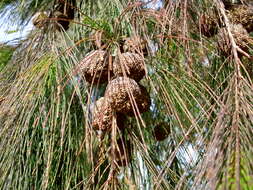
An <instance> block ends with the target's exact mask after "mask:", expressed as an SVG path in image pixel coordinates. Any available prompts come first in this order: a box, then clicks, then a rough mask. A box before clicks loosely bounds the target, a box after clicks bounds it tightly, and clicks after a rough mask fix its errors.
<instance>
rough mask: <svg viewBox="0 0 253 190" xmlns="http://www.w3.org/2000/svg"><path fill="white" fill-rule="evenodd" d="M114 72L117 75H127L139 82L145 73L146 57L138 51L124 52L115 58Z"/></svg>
mask: <svg viewBox="0 0 253 190" xmlns="http://www.w3.org/2000/svg"><path fill="white" fill-rule="evenodd" d="M113 73H114V75H115V76H117V77H119V76H127V77H129V78H132V79H134V80H136V81H137V82H138V81H140V80H141V79H142V78H143V77H144V75H145V63H144V58H143V57H142V56H141V55H139V54H136V53H130V52H126V53H122V54H120V55H118V56H117V57H116V58H115V61H114V63H113Z"/></svg>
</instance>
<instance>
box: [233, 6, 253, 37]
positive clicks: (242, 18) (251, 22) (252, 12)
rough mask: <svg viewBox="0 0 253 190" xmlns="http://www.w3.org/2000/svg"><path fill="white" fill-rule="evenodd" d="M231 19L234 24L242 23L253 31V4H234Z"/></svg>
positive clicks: (249, 30) (248, 29)
mask: <svg viewBox="0 0 253 190" xmlns="http://www.w3.org/2000/svg"><path fill="white" fill-rule="evenodd" d="M229 19H230V21H231V22H232V23H234V24H242V25H243V27H244V28H245V29H246V30H247V31H248V32H253V6H247V5H237V6H233V8H232V9H231V10H230V11H229Z"/></svg>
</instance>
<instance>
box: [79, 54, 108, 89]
mask: <svg viewBox="0 0 253 190" xmlns="http://www.w3.org/2000/svg"><path fill="white" fill-rule="evenodd" d="M80 70H81V71H82V72H83V74H84V77H85V80H86V81H87V82H88V83H92V84H98V83H101V84H102V83H105V82H107V81H108V78H109V77H112V72H110V71H109V60H108V56H107V53H106V52H105V51H102V50H95V51H92V52H91V53H89V54H88V55H87V56H86V57H85V58H84V59H83V60H82V61H81V63H80Z"/></svg>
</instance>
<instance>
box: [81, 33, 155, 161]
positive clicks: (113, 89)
mask: <svg viewBox="0 0 253 190" xmlns="http://www.w3.org/2000/svg"><path fill="white" fill-rule="evenodd" d="M123 46H124V47H123V48H122V49H123V50H124V51H123V52H120V51H118V53H117V55H116V56H111V55H110V53H109V52H107V51H106V50H94V51H92V52H90V53H89V54H88V55H86V57H85V58H84V59H83V60H82V61H81V62H80V70H81V71H82V73H83V75H84V78H85V80H86V82H88V83H89V84H91V86H93V85H97V84H103V83H108V84H107V87H106V90H105V94H104V97H101V98H99V99H98V100H97V101H96V102H95V103H94V106H93V109H92V116H93V117H92V127H93V129H94V130H100V131H103V132H109V131H111V129H112V126H113V125H114V123H113V121H116V122H115V124H116V127H117V128H118V129H119V130H123V129H125V128H126V125H125V121H126V118H127V117H128V116H130V117H132V116H137V115H139V114H141V113H143V112H146V111H148V110H149V107H150V104H151V100H150V96H149V94H148V92H147V90H146V88H145V87H144V86H142V85H141V84H140V83H139V81H140V80H141V79H143V77H144V76H145V75H146V67H145V59H144V55H145V53H144V52H143V50H144V51H145V48H146V47H145V46H144V45H143V41H142V40H141V38H140V37H137V36H134V37H131V38H126V39H125V40H124V43H123ZM117 144H118V146H119V147H121V148H119V150H120V152H116V153H115V155H116V156H117V155H118V157H119V155H125V154H124V153H123V152H122V151H123V149H122V147H124V146H127V145H126V144H127V142H124V141H122V140H121V139H118V140H117ZM121 149H122V150H121ZM123 157H124V156H123ZM118 159H119V158H118ZM120 160H122V157H121V159H120ZM126 160H127V159H123V161H122V162H120V161H119V162H118V165H121V166H122V165H126Z"/></svg>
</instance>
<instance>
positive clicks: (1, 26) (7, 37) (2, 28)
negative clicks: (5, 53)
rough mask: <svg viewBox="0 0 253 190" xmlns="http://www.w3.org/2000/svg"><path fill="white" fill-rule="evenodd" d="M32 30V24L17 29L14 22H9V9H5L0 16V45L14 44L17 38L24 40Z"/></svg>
mask: <svg viewBox="0 0 253 190" xmlns="http://www.w3.org/2000/svg"><path fill="white" fill-rule="evenodd" d="M32 28H33V25H32V23H31V22H30V23H28V25H27V26H25V27H22V28H21V27H19V26H18V25H17V24H15V20H13V21H12V20H11V7H6V10H5V12H4V14H0V44H1V43H7V44H10V45H11V44H15V43H16V42H17V41H15V39H17V38H24V37H25V36H26V35H27V34H28V33H29V31H31V30H32Z"/></svg>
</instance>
